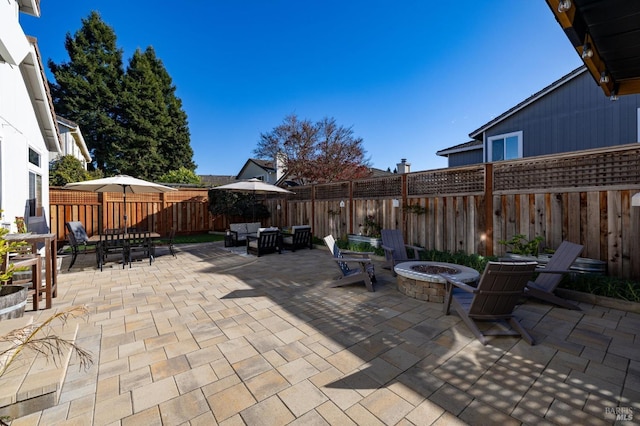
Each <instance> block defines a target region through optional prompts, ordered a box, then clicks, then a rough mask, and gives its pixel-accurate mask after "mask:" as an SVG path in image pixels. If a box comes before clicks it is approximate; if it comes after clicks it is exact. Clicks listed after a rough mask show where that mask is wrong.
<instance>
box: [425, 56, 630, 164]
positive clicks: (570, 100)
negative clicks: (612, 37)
mask: <svg viewBox="0 0 640 426" xmlns="http://www.w3.org/2000/svg"><path fill="white" fill-rule="evenodd" d="M639 122H640V95H627V96H621V97H619V98H618V99H617V100H615V101H612V100H611V99H610V98H609V97H607V96H605V95H604V94H603V93H602V89H601V88H600V86H598V84H597V83H596V82H594V80H593V77H592V76H591V74H590V73H589V72H587V69H586V67H584V66H583V67H580V68H578V69H576V70H574V71H572V72H570V73H569V74H567V75H565V76H564V77H562V78H561V79H559V80H558V81H555V82H554V83H552V84H551V85H549V86H547V87H545V88H544V89H542V90H541V91H539V92H538V93H535V94H534V95H532V96H531V97H529V98H527V99H525V100H524V101H522V102H521V103H519V104H518V105H516V106H514V107H513V108H511V109H509V110H508V111H506V112H505V113H503V114H501V115H500V116H498V117H496V118H495V119H493V120H491V121H489V122H488V123H486V124H484V125H483V126H481V127H480V128H478V129H476V130H474V131H473V132H471V133H470V134H469V137H470V138H471V139H472V140H471V141H470V142H465V143H463V144H460V145H456V146H453V147H450V148H446V149H443V150H440V151H438V152H437V153H436V154H437V155H440V156H443V157H447V158H448V163H449V167H456V166H465V165H470V164H478V163H482V162H492V161H500V160H509V159H515V158H523V157H533V156H538V155H546V154H557V153H562V152H570V151H580V150H584V149H590V148H603V147H607V146H615V145H624V144H628V143H633V142H638V141H639V140H640V125H639Z"/></svg>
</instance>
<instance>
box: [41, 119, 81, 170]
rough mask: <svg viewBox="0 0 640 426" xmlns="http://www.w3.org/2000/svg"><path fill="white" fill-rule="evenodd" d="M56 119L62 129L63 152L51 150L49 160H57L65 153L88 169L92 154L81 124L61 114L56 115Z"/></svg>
mask: <svg viewBox="0 0 640 426" xmlns="http://www.w3.org/2000/svg"><path fill="white" fill-rule="evenodd" d="M56 121H57V123H58V129H59V130H60V149H61V150H62V152H60V153H57V152H51V153H50V156H49V161H50V162H51V161H55V160H57V159H58V158H60V157H62V156H65V155H72V156H73V157H75V158H76V159H77V160H78V161H80V163H82V166H83V167H84V169H85V170H87V164H89V163H91V154H89V149H88V148H87V144H86V143H85V141H84V137H83V136H82V131H81V130H80V126H79V125H78V124H76V123H74V122H73V121H71V120H67V119H66V118H63V117H60V116H59V115H56Z"/></svg>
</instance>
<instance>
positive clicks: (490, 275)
mask: <svg viewBox="0 0 640 426" xmlns="http://www.w3.org/2000/svg"><path fill="white" fill-rule="evenodd" d="M536 266H537V263H536V262H489V263H488V264H487V266H486V268H485V270H484V272H483V273H482V276H481V277H480V281H479V282H478V286H477V287H471V286H469V285H467V284H464V283H462V282H460V281H457V280H456V279H455V276H449V275H446V274H442V277H443V278H445V279H446V280H447V283H446V296H445V304H444V312H445V314H446V315H449V310H450V308H451V306H453V308H454V309H455V310H456V312H457V313H458V315H460V317H461V318H462V320H463V321H464V323H465V324H466V325H467V327H469V329H470V330H471V332H472V333H473V334H474V335H475V336H476V337H477V338H478V340H480V342H481V343H482V344H483V345H486V344H487V338H486V336H490V335H506V336H522V338H523V339H524V340H525V341H526V342H527V343H529V344H530V345H533V344H534V343H535V342H534V340H533V337H531V335H530V334H529V333H528V332H527V331H526V330H525V329H524V327H522V325H520V323H519V322H518V320H517V319H516V318H515V317H514V316H513V309H514V308H515V306H516V304H517V303H518V301H519V299H520V298H521V297H522V296H523V295H524V289H525V286H526V285H527V281H528V280H529V279H530V278H531V276H532V275H533V273H534V271H535V268H536ZM476 321H500V322H505V321H508V322H509V324H510V325H511V329H504V328H502V327H501V328H500V329H496V328H495V327H493V328H491V329H489V330H487V331H484V332H483V331H480V329H479V328H478V326H477V325H476Z"/></svg>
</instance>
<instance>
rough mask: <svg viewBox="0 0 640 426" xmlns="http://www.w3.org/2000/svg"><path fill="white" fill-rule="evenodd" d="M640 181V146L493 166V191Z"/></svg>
mask: <svg viewBox="0 0 640 426" xmlns="http://www.w3.org/2000/svg"><path fill="white" fill-rule="evenodd" d="M638 183H640V148H639V149H633V150H621V151H613V152H600V153H595V154H593V153H592V154H588V155H574V156H567V157H565V158H553V159H549V158H545V159H538V160H530V161H518V162H514V163H504V164H501V163H498V164H495V165H494V168H493V188H494V191H531V190H541V189H544V190H550V189H553V188H562V189H567V188H588V187H603V186H620V187H627V186H634V187H635V186H637V185H638Z"/></svg>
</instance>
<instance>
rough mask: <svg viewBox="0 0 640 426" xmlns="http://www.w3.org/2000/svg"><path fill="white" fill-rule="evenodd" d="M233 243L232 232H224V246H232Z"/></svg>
mask: <svg viewBox="0 0 640 426" xmlns="http://www.w3.org/2000/svg"><path fill="white" fill-rule="evenodd" d="M233 243H234V241H233V234H232V233H231V232H227V233H226V234H224V246H225V247H233V246H234V244H233Z"/></svg>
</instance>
